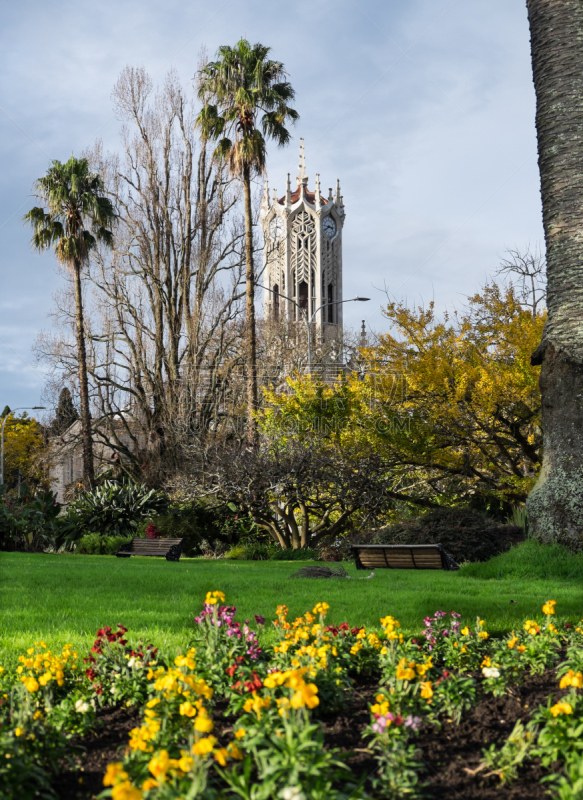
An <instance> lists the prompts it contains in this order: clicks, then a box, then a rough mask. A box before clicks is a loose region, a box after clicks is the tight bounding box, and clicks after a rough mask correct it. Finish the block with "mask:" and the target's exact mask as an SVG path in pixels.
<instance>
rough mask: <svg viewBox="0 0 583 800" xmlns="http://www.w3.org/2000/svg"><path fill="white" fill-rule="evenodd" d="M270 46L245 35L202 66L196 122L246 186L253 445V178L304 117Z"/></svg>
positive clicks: (250, 433) (251, 433)
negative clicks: (270, 143) (293, 104)
mask: <svg viewBox="0 0 583 800" xmlns="http://www.w3.org/2000/svg"><path fill="white" fill-rule="evenodd" d="M270 49H271V48H269V47H264V45H262V44H255V45H253V46H251V45H250V44H249V42H248V41H247V40H246V39H241V41H239V42H237V44H236V45H235V46H234V47H220V48H219V50H218V52H217V60H216V61H211V62H209V63H208V64H207V65H206V66H205V67H203V68H202V69H201V70H199V72H198V81H199V84H198V85H199V90H198V94H199V98H200V99H201V100H202V101H203V104H204V105H203V108H202V110H201V112H200V114H199V115H198V118H197V124H198V125H199V126H200V128H201V132H202V135H203V137H204V138H208V139H211V140H216V141H218V144H217V147H216V150H215V157H217V158H218V159H221V160H224V161H226V163H227V164H228V166H229V169H230V171H231V173H232V174H234V175H237V176H238V177H240V178H241V179H242V181H243V187H244V194H245V262H246V312H247V327H246V348H245V349H246V360H247V417H248V421H247V426H248V427H247V439H248V443H249V445H250V446H252V447H254V446H255V444H256V441H257V425H256V421H255V416H254V412H255V410H256V409H257V369H256V342H255V270H254V264H253V219H252V213H251V179H252V178H253V177H254V176H255V175H258V174H261V173H262V172H263V171H264V169H265V160H266V153H267V148H266V140H267V139H273V140H275V141H276V142H277V144H278V146H279V147H282V146H284V145H286V144H287V143H288V142H289V140H290V133H289V131H288V129H287V128H286V127H285V126H286V123H287V122H288V120H291V121H292V122H295V120H297V119H298V118H299V114H298V113H297V111H295V110H294V109H293V108H290V106H289V105H288V103H289V101H291V100H292V99H293V98H294V95H295V92H294V90H293V88H292V86H291V84H290V83H288V82H287V81H286V80H285V78H286V76H287V73H286V72H285V69H284V66H283V64H282V63H280V62H279V61H271V60H269V59H268V58H267V56H268V55H269V52H270Z"/></svg>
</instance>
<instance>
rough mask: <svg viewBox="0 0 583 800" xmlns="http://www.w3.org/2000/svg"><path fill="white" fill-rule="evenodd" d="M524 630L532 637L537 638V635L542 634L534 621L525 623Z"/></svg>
mask: <svg viewBox="0 0 583 800" xmlns="http://www.w3.org/2000/svg"><path fill="white" fill-rule="evenodd" d="M524 630H525V631H526V632H527V633H529V634H530V635H531V636H536V635H537V633H540V628H539V626H538V625H537V623H536V622H535V621H534V620H533V619H527V620H526V622H525V623H524Z"/></svg>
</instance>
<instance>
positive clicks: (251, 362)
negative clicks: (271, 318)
mask: <svg viewBox="0 0 583 800" xmlns="http://www.w3.org/2000/svg"><path fill="white" fill-rule="evenodd" d="M243 185H244V187H245V262H246V283H247V287H246V310H247V330H246V347H245V351H246V361H247V442H248V444H249V446H250V447H255V446H256V444H257V423H256V421H255V417H254V412H255V411H256V409H257V353H256V350H257V347H256V334H255V270H254V268H253V217H252V214H251V176H250V172H249V167H248V166H245V167H243Z"/></svg>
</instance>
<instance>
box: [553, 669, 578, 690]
mask: <svg viewBox="0 0 583 800" xmlns="http://www.w3.org/2000/svg"><path fill="white" fill-rule="evenodd" d="M567 686H574V687H575V688H576V689H581V688H583V675H582V674H581V673H580V672H578V673H577V674H575V672H573V670H572V669H570V670H569V672H567V674H566V675H563V677H562V678H561V682H560V683H559V687H560V688H561V689H565V688H566V687H567Z"/></svg>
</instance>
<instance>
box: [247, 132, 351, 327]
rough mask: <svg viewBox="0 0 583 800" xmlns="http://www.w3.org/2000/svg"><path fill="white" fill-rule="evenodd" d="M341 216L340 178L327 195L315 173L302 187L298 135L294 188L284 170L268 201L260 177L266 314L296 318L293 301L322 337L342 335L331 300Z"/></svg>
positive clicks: (337, 283) (337, 285)
mask: <svg viewBox="0 0 583 800" xmlns="http://www.w3.org/2000/svg"><path fill="white" fill-rule="evenodd" d="M344 218H345V211H344V204H343V202H342V195H341V194H340V181H338V180H337V181H336V191H335V192H333V191H332V189H330V190H329V192H328V196H327V197H324V196H323V195H322V194H321V192H320V176H319V175H318V174H316V181H315V188H314V191H311V190H310V189H309V188H308V176H307V175H306V162H305V155H304V140H303V139H300V163H299V172H298V177H297V187H296V188H295V189H294V190H293V191H292V188H291V181H290V176H289V173H288V176H287V187H286V192H285V195H284V196H283V197H280V198H278V197H277V192H276V190H275V189H274V190H273V198H272V199H270V197H269V187H268V184H267V181H266V183H265V192H264V195H263V202H262V203H261V214H260V219H261V227H262V229H263V236H264V240H265V247H264V250H263V263H264V267H265V269H264V278H263V283H264V284H265V286H266V287H267V288H266V289H265V296H264V302H265V314H266V316H267V317H271V319H278V318H279V319H282V320H288V321H290V322H293V321H298V320H299V319H300V316H299V314H300V312H299V310H298V307H297V306H296V305H295V303H297V304H298V305H299V307H300V308H301V310H302V311H303V312H304V313H305V314H306V316H307V319H308V320H312V321H313V322H314V323H315V324H316V325H317V326H318V328H319V329H320V332H321V335H322V336H326V338H327V333H328V332H329V333H330V334H332V335H333V336H334V337H337V336H339V335H340V334H341V333H342V306H341V305H337V303H338V301H339V300H342V227H343V225H344ZM287 298H291V300H294V301H295V303H292V302H290V299H287ZM312 318H313V319H312Z"/></svg>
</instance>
